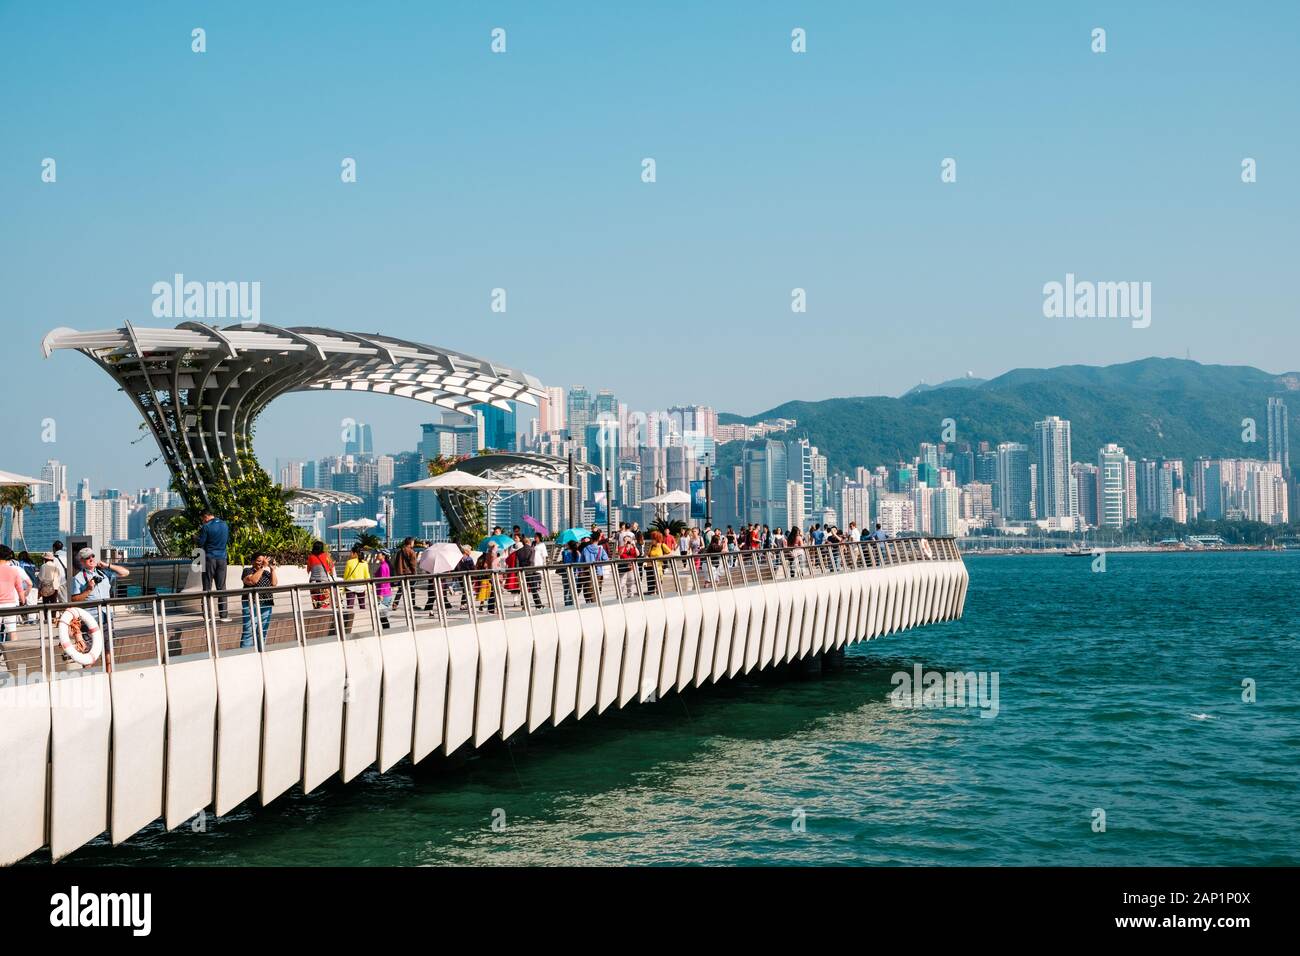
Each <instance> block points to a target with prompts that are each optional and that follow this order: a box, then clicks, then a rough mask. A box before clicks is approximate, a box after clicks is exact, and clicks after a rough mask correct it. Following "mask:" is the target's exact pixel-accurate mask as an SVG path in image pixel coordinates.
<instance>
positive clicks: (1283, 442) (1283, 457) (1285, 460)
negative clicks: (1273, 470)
mask: <svg viewBox="0 0 1300 956" xmlns="http://www.w3.org/2000/svg"><path fill="white" fill-rule="evenodd" d="M1290 448H1291V441H1290V432H1289V431H1288V428H1287V412H1286V402H1284V401H1282V399H1280V398H1270V399H1269V400H1268V460H1269V461H1280V462H1281V463H1282V476H1283V477H1284V478H1288V477H1290V475H1291V451H1290Z"/></svg>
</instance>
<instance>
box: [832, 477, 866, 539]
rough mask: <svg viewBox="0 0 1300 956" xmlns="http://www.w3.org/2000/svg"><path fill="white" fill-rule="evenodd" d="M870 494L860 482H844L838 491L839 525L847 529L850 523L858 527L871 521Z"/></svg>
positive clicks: (864, 525) (863, 526) (862, 526)
mask: <svg viewBox="0 0 1300 956" xmlns="http://www.w3.org/2000/svg"><path fill="white" fill-rule="evenodd" d="M870 502H871V496H870V495H869V494H868V493H867V488H866V486H865V485H863V484H862V483H861V482H857V481H849V482H845V484H844V488H843V489H842V490H841V492H840V526H841V527H843V528H845V529H846V530H847V528H848V526H849V524H850V523H855V524H857V526H858V527H859V528H865V527H867V524H868V522H870V521H871V504H870Z"/></svg>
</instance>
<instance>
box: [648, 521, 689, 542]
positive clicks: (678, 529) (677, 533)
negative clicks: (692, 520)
mask: <svg viewBox="0 0 1300 956" xmlns="http://www.w3.org/2000/svg"><path fill="white" fill-rule="evenodd" d="M650 530H651V531H658V532H659V533H660V534H668V533H669V532H671V533H672V536H673V537H674V538H680V537H681V536H682V534H683V532H685V531H686V522H685V521H682V520H681V519H680V518H673V519H672V520H671V521H665V520H664V519H663V518H655V520H654V521H652V522H650Z"/></svg>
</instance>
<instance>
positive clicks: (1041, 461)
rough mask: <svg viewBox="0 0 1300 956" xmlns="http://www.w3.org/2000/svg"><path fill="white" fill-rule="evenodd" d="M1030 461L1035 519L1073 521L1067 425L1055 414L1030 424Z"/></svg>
mask: <svg viewBox="0 0 1300 956" xmlns="http://www.w3.org/2000/svg"><path fill="white" fill-rule="evenodd" d="M1034 462H1035V464H1036V465H1037V466H1038V468H1037V472H1038V493H1037V495H1036V496H1035V504H1036V506H1037V514H1036V517H1039V518H1073V517H1075V516H1076V515H1078V513H1079V501H1078V498H1077V497H1076V495H1075V486H1074V483H1073V482H1072V481H1071V480H1070V423H1069V422H1068V421H1066V420H1065V419H1063V418H1058V417H1057V416H1056V415H1049V416H1047V418H1045V419H1043V420H1042V421H1041V422H1034Z"/></svg>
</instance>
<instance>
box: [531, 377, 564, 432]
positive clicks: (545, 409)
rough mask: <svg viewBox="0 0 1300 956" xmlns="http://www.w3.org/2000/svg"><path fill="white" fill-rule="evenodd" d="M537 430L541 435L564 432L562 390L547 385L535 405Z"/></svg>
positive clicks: (555, 386)
mask: <svg viewBox="0 0 1300 956" xmlns="http://www.w3.org/2000/svg"><path fill="white" fill-rule="evenodd" d="M537 421H538V430H539V431H540V432H541V433H542V434H543V435H545V434H547V433H549V432H560V431H564V421H565V419H564V389H562V388H560V387H559V386H557V385H548V386H547V387H546V394H545V395H544V396H542V398H541V399H540V400H539V401H538V403H537Z"/></svg>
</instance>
